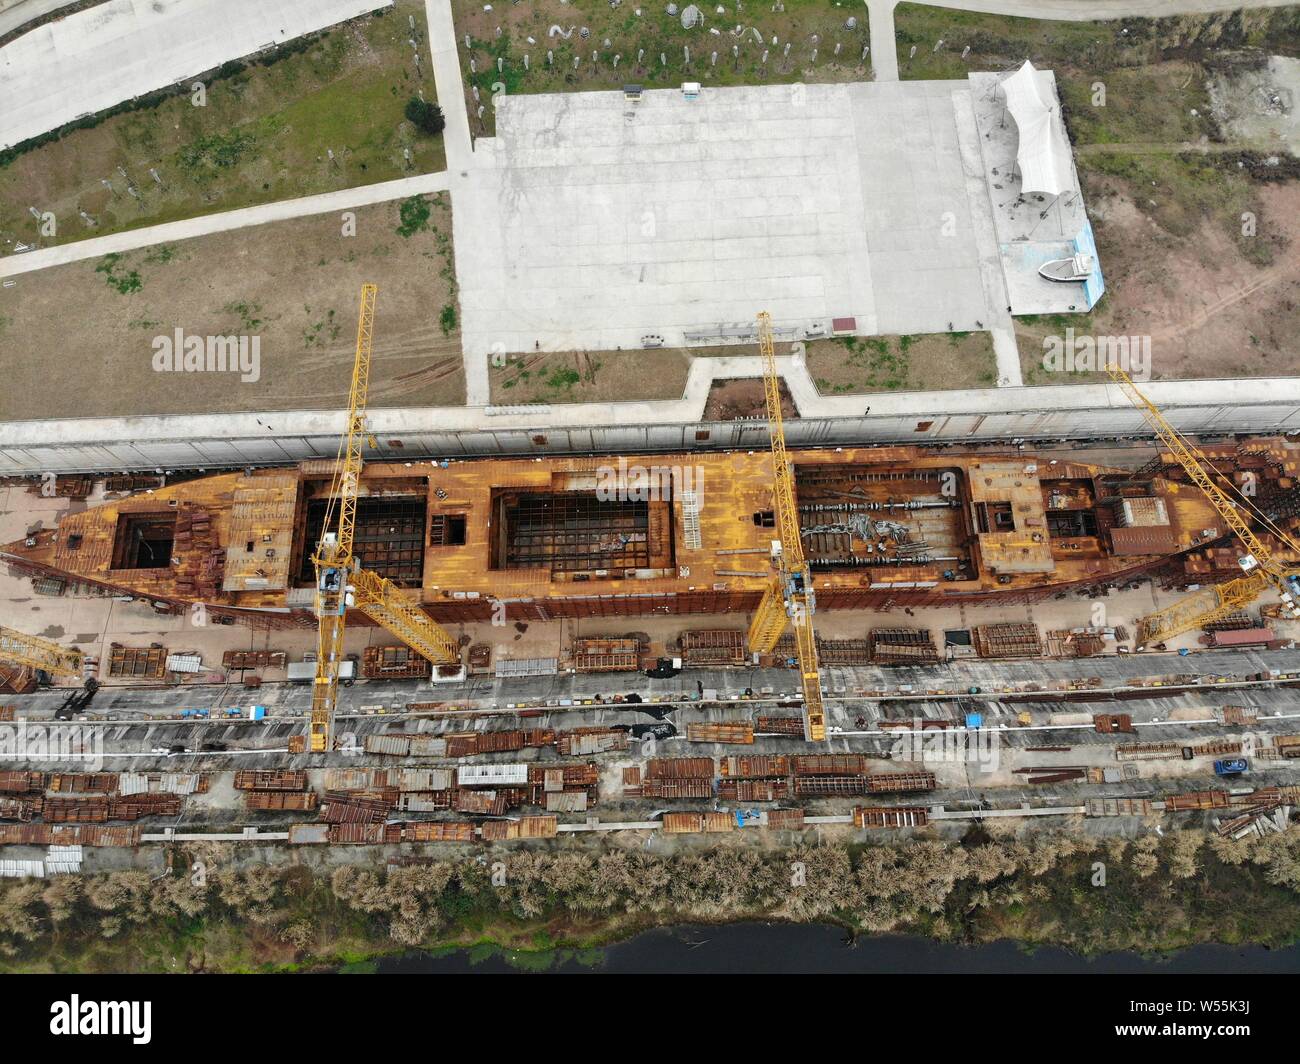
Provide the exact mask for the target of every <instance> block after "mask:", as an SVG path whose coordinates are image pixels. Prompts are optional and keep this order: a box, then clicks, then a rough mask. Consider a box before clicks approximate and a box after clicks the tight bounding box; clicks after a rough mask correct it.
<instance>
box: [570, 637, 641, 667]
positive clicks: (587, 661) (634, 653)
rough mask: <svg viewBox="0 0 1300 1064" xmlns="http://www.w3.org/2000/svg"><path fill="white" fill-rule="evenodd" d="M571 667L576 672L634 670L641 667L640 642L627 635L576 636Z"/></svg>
mask: <svg viewBox="0 0 1300 1064" xmlns="http://www.w3.org/2000/svg"><path fill="white" fill-rule="evenodd" d="M573 667H574V668H575V669H577V670H578V672H636V670H637V669H639V668H640V667H641V642H640V640H638V639H631V638H627V637H623V638H618V639H613V638H606V639H600V638H582V637H579V638H576V639H574V641H573Z"/></svg>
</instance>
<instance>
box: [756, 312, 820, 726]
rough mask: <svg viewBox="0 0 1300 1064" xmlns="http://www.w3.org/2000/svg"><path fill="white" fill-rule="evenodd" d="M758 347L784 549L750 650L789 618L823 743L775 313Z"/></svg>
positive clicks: (812, 720) (806, 706) (811, 716)
mask: <svg viewBox="0 0 1300 1064" xmlns="http://www.w3.org/2000/svg"><path fill="white" fill-rule="evenodd" d="M758 347H759V352H760V353H761V354H762V356H763V398H764V401H765V403H766V405H767V427H768V433H769V435H770V436H771V440H772V498H773V506H774V508H775V511H776V528H777V533H778V535H779V536H780V543H781V551H780V555H779V556H778V557H777V559H776V562H777V572H776V574H775V575H774V576H773V578H772V582H771V583H770V584H769V585H768V587H767V590H766V591H765V592H764V593H763V598H762V601H760V602H759V605H758V609H757V610H755V612H754V618H753V620H752V621H751V622H750V626H749V647H750V650H751V651H757V652H759V653H768V652H770V651H771V650H772V648H773V647H774V646H776V642H777V640H778V639H780V638H781V633H782V632H783V631H785V626H786V624H787V623H789V624H790V626H791V628H792V629H793V630H794V638H795V648H796V652H797V656H798V661H799V680H800V686H801V687H802V689H803V732H804V739H806V740H807V741H808V742H810V743H819V742H822V741H824V740H825V738H826V708H825V705H824V703H823V700H822V685H821V671H820V669H819V668H818V665H817V641H816V637H815V635H814V633H813V626H812V615H813V611H814V609H815V608H816V601H815V598H814V595H813V584H812V572H811V570H810V569H809V567H808V563H807V562H806V561H805V560H804V554H803V539H802V533H801V531H800V529H799V508H798V504H797V503H796V501H795V492H794V468H793V467H792V466H791V464H790V458H789V455H788V454H787V453H786V447H785V423H784V421H783V420H782V417H781V377H780V374H779V373H778V372H777V368H776V348H775V345H774V344H773V342H772V316H771V315H770V314H768V313H767V312H766V311H764V312H763V313H761V314H759V316H758Z"/></svg>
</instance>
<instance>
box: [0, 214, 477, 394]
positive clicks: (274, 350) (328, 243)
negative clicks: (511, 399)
mask: <svg viewBox="0 0 1300 1064" xmlns="http://www.w3.org/2000/svg"><path fill="white" fill-rule="evenodd" d="M426 203H427V206H428V210H429V215H428V217H427V219H426V220H424V222H423V224H422V228H420V229H419V231H417V232H414V233H413V234H412V235H411V236H410V237H403V236H401V235H399V234H398V232H397V229H398V227H399V225H400V224H401V219H400V207H399V205H398V204H394V203H387V204H379V205H376V206H373V207H366V208H363V209H360V210H358V211H357V212H356V215H357V218H356V223H357V231H356V235H355V236H343V235H341V229H340V227H341V222H340V219H339V216H338V215H333V214H331V215H323V216H320V217H313V218H306V219H297V220H294V221H287V222H277V223H275V224H273V225H266V226H259V227H256V228H253V229H247V230H238V231H235V232H230V233H222V234H218V235H215V236H208V237H201V238H198V239H194V240H187V241H181V242H179V243H176V244H171V245H162V246H159V247H154V248H150V249H144V250H141V251H137V252H132V253H130V254H127V255H124V256H122V257H121V258H120V259H116V260H114V259H111V258H109V259H99V260H90V261H87V262H80V263H74V264H70V265H67V266H59V267H55V268H53V269H48V270H41V271H38V272H36V273H32V274H28V275H25V276H23V277H21V278H19V279H18V283H17V284H16V285H15V286H14V287H12V288H6V289H0V364H2V365H3V366H4V367H5V371H6V378H7V379H6V382H5V383H6V387H5V388H3V389H0V419H11V420H20V419H32V418H56V417H57V418H64V417H94V416H113V415H131V414H169V413H220V412H227V411H230V412H233V411H243V410H290V409H301V408H307V409H323V408H336V407H340V406H345V405H346V403H347V395H348V388H349V384H350V382H351V374H352V362H353V355H354V351H355V345H356V321H357V308H358V299H359V290H360V286H361V284H362V283H363V282H374V283H375V284H377V285H378V286H379V295H378V302H377V305H376V314H375V340H374V365H373V369H372V384H371V388H370V397H371V403H372V405H375V406H416V405H426V404H427V405H439V404H455V403H462V402H464V398H465V387H464V374H463V368H462V362H461V353H460V335H459V330H458V329H457V328H456V327H455V324H454V316H455V315H456V313H457V312H456V310H455V294H454V290H453V288H452V281H451V279H450V278H451V273H450V263H451V210H450V206H449V205H448V203H447V197H446V196H444V195H440V196H439V197H436V198H434V199H432V200H427V201H426ZM409 217H410V208H409V207H408V218H409ZM133 289H134V290H133ZM448 306H450V307H451V308H453V309H452V311H451V314H452V318H453V320H452V328H451V330H450V332H449V333H444V331H443V328H442V324H441V323H440V314H439V310H440V308H446V307H448ZM444 313H445V311H444ZM177 328H180V329H183V330H184V333H185V334H186V335H197V336H207V335H214V336H227V335H245V336H249V337H250V338H252V337H258V338H260V345H261V350H260V355H261V359H260V363H261V364H260V377H259V379H258V380H257V381H255V382H248V383H245V382H242V381H241V380H240V375H239V374H235V373H231V372H229V371H227V372H224V373H221V372H158V371H156V370H155V369H154V358H155V350H156V349H155V347H154V343H155V339H156V338H157V337H172V336H174V331H175V330H176V329H177Z"/></svg>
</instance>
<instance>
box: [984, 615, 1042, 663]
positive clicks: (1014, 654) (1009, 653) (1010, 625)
mask: <svg viewBox="0 0 1300 1064" xmlns="http://www.w3.org/2000/svg"><path fill="white" fill-rule="evenodd" d="M971 638H972V640H973V641H974V644H975V652H976V653H977V654H978V655H979V656H980V657H982V658H1041V657H1042V656H1043V641H1042V640H1041V639H1040V638H1039V635H1038V626H1037V625H1033V624H1026V623H1022V622H1006V623H1002V624H980V625H976V626H975V627H974V628H972V629H971Z"/></svg>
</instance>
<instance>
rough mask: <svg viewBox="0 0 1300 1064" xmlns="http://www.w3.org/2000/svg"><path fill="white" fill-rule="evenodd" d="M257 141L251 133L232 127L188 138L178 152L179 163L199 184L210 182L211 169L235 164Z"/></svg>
mask: <svg viewBox="0 0 1300 1064" xmlns="http://www.w3.org/2000/svg"><path fill="white" fill-rule="evenodd" d="M256 143H257V141H256V138H254V136H253V135H252V134H251V133H248V132H244V131H241V130H238V129H232V130H231V131H230V132H229V133H225V134H222V133H211V134H208V135H207V136H203V137H198V138H196V139H195V140H192V141H190V143H188V144H186V145H185V146H184V147H183V148H181V150H180V152H179V153H178V159H179V161H180V164H181V165H182V166H183V167H185V169H186V170H188V171H189V174H190V177H191V178H192V179H193V180H195V181H197V182H199V183H200V184H203V183H206V182H208V181H211V180H212V178H213V177H214V176H215V174H214V171H216V170H221V169H229V168H230V167H233V166H237V165H239V163H240V161H241V160H243V159H244V157H245V156H247V155H248V154H249V153H250V152H251V151H252V150H253V147H254V146H255V144H256Z"/></svg>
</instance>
